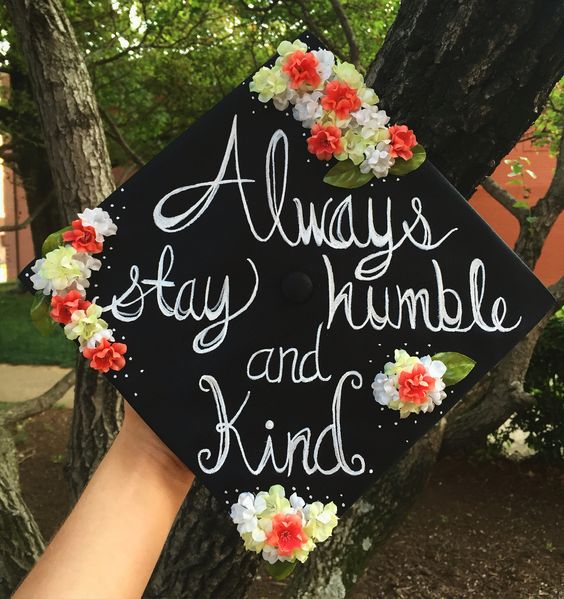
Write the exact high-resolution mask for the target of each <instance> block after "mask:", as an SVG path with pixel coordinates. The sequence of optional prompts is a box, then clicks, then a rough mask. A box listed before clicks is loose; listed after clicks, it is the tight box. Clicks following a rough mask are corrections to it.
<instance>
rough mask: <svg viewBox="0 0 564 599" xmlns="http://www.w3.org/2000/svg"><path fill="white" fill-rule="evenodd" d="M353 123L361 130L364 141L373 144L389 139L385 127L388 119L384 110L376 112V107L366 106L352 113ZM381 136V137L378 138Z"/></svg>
mask: <svg viewBox="0 0 564 599" xmlns="http://www.w3.org/2000/svg"><path fill="white" fill-rule="evenodd" d="M352 116H353V117H354V120H355V122H356V123H357V124H358V125H359V126H360V128H361V135H362V137H364V138H365V139H372V140H373V141H374V142H375V143H377V142H379V141H384V140H385V139H388V138H389V137H390V134H389V132H388V129H387V127H386V125H387V124H388V122H389V121H390V117H389V116H388V115H387V114H386V112H385V111H384V110H378V106H368V107H366V108H361V109H360V110H357V111H356V112H353V113H352ZM378 135H381V137H378Z"/></svg>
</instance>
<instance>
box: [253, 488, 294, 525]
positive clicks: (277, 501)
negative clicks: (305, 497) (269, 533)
mask: <svg viewBox="0 0 564 599" xmlns="http://www.w3.org/2000/svg"><path fill="white" fill-rule="evenodd" d="M285 495H286V492H285V491H284V487H283V486H282V485H273V486H272V487H270V489H268V493H267V492H266V491H261V492H260V493H257V498H259V497H260V498H261V499H263V500H264V501H265V502H266V508H265V509H264V510H263V511H262V512H261V514H260V515H261V518H269V517H271V516H273V515H274V514H278V513H281V512H288V511H289V510H290V509H291V505H290V502H289V501H288V499H287V498H286V497H285Z"/></svg>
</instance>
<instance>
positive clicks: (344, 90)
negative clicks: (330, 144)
mask: <svg viewBox="0 0 564 599" xmlns="http://www.w3.org/2000/svg"><path fill="white" fill-rule="evenodd" d="M321 105H322V106H323V108H324V109H325V110H327V111H333V112H334V113H335V115H336V116H337V118H338V119H344V118H346V117H348V116H349V114H350V113H351V112H354V111H356V110H358V109H359V108H360V105H361V101H360V98H359V97H358V95H357V93H356V89H354V88H353V87H351V86H350V85H348V84H347V83H343V82H341V81H330V82H329V83H328V84H327V85H326V86H325V90H324V95H323V98H322V99H321Z"/></svg>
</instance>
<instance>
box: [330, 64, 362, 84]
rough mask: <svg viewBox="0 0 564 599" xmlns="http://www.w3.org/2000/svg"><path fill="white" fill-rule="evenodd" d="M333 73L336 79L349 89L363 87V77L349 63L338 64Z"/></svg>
mask: <svg viewBox="0 0 564 599" xmlns="http://www.w3.org/2000/svg"><path fill="white" fill-rule="evenodd" d="M333 72H334V73H335V76H336V77H337V79H339V80H341V81H344V82H345V83H347V84H348V85H350V86H351V87H354V88H356V89H360V88H361V87H363V86H364V77H363V76H362V74H361V73H359V72H358V71H357V70H356V68H355V66H354V65H353V64H351V63H350V62H340V63H339V64H337V65H335V67H334V68H333Z"/></svg>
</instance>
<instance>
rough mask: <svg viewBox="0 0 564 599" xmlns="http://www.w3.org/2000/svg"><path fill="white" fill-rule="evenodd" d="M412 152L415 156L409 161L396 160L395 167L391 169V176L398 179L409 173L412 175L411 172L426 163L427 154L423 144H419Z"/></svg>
mask: <svg viewBox="0 0 564 599" xmlns="http://www.w3.org/2000/svg"><path fill="white" fill-rule="evenodd" d="M412 152H413V156H412V157H411V158H410V159H409V160H403V159H402V158H398V159H397V160H396V162H395V164H394V166H392V168H391V169H390V175H395V176H397V177H400V176H401V175H407V173H411V171H414V170H416V169H418V168H419V167H420V166H421V165H422V164H423V163H424V162H425V158H426V157H427V153H426V152H425V148H424V147H423V146H422V145H421V144H417V145H416V146H415V147H414V148H413V150H412Z"/></svg>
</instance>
